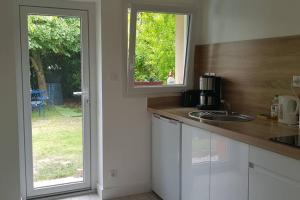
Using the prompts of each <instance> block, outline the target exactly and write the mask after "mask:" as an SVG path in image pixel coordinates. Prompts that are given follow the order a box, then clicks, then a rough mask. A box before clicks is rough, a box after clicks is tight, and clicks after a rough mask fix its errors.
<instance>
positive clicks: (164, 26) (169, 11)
mask: <svg viewBox="0 0 300 200" xmlns="http://www.w3.org/2000/svg"><path fill="white" fill-rule="evenodd" d="M191 17H192V16H191V12H189V11H188V9H181V8H174V7H157V6H155V7H154V6H149V5H147V6H145V5H143V6H141V5H131V6H130V8H128V41H129V43H128V47H129V48H128V60H127V61H128V62H127V89H128V91H140V92H142V93H152V92H166V91H170V92H174V91H179V90H182V89H184V87H186V84H187V70H188V69H187V68H188V57H189V43H190V29H191ZM138 93H139V92H138Z"/></svg>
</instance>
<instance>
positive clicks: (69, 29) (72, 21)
mask: <svg viewBox="0 0 300 200" xmlns="http://www.w3.org/2000/svg"><path fill="white" fill-rule="evenodd" d="M28 39H29V49H30V51H31V53H39V54H40V55H45V54H49V53H52V54H58V55H64V56H68V57H70V56H71V54H73V53H78V52H80V20H79V18H74V17H60V16H38V15H37V16H30V17H29V18H28Z"/></svg>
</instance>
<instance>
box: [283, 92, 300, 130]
mask: <svg viewBox="0 0 300 200" xmlns="http://www.w3.org/2000/svg"><path fill="white" fill-rule="evenodd" d="M278 100H279V108H278V109H279V110H278V121H279V122H280V123H284V124H289V125H295V124H298V123H299V105H300V103H299V99H298V98H297V97H295V96H279V97H278Z"/></svg>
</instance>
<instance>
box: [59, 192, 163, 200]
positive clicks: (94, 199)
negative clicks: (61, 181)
mask: <svg viewBox="0 0 300 200" xmlns="http://www.w3.org/2000/svg"><path fill="white" fill-rule="evenodd" d="M61 200H98V196H97V195H86V196H80V197H72V198H66V199H61ZM111 200H161V199H160V198H159V197H158V196H157V195H155V194H153V193H146V194H139V195H133V196H128V197H122V198H117V199H111Z"/></svg>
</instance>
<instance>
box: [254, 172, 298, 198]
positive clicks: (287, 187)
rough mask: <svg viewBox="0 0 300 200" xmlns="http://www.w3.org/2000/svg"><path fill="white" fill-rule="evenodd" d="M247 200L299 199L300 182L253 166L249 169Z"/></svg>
mask: <svg viewBox="0 0 300 200" xmlns="http://www.w3.org/2000/svg"><path fill="white" fill-rule="evenodd" d="M249 175H250V176H249V184H250V185H249V200H299V199H300V183H299V182H296V181H293V180H291V179H289V178H286V177H283V176H281V175H279V174H276V173H273V172H271V171H267V170H266V169H264V168H260V167H258V166H254V168H250V170H249Z"/></svg>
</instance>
